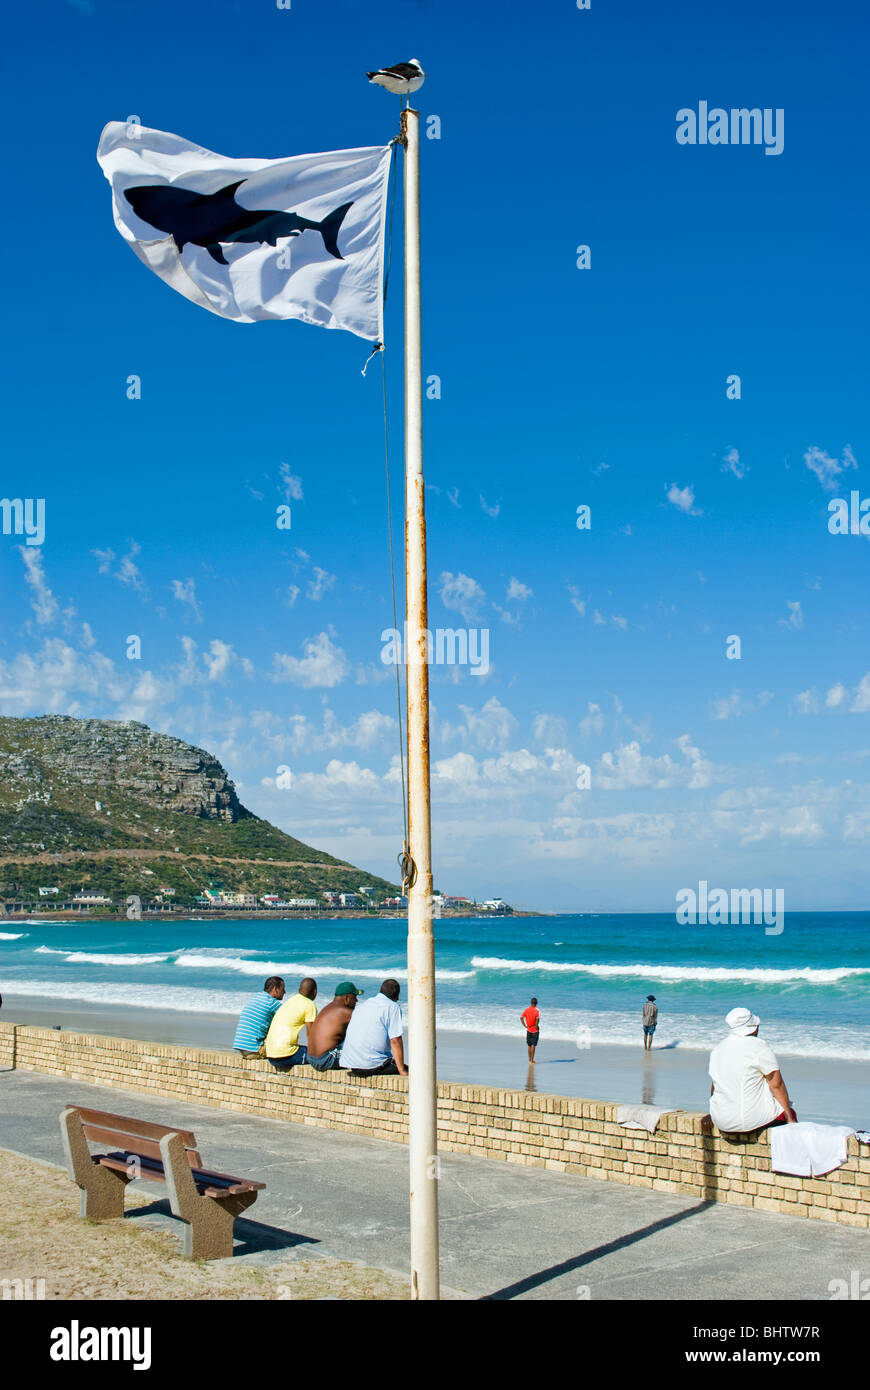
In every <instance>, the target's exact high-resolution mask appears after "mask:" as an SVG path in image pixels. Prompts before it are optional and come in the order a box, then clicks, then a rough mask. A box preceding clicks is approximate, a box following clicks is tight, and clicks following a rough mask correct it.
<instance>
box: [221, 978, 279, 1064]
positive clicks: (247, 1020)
mask: <svg viewBox="0 0 870 1390" xmlns="http://www.w3.org/2000/svg"><path fill="white" fill-rule="evenodd" d="M284 994H285V986H284V981H283V980H282V979H281V976H280V975H270V976H269V978H268V980H267V981H266V983H265V984H264V985H263V989H262V991H261V993H260V994H255V995H254V997H253V999H249V1000H248V1002H247V1004H246V1005H245V1007H244V1008H243V1009H242V1012H241V1013H240V1014H239V1022H238V1027H237V1028H236V1036H235V1041H234V1042H233V1050H234V1051H235V1052H241V1054H242V1056H243V1057H264V1056H265V1052H264V1051H263V1044H264V1042H265V1041H266V1034H267V1033H268V1031H269V1025H270V1024H271V1022H272V1019H273V1018H274V1017H275V1014H276V1013H277V1012H278V1007H279V1005H280V1003H281V1000H282V999H283V998H284Z"/></svg>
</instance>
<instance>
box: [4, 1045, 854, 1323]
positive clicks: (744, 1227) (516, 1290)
mask: <svg viewBox="0 0 870 1390" xmlns="http://www.w3.org/2000/svg"><path fill="white" fill-rule="evenodd" d="M67 1103H73V1104H75V1103H79V1104H88V1105H91V1106H94V1107H95V1108H98V1109H103V1110H111V1111H115V1112H117V1113H119V1114H126V1115H135V1116H137V1117H139V1118H142V1119H151V1120H155V1121H157V1122H158V1123H163V1124H178V1125H179V1127H183V1128H190V1129H193V1130H194V1131H195V1133H196V1136H197V1139H198V1140H199V1143H200V1148H201V1151H202V1154H203V1158H204V1161H205V1162H206V1164H207V1165H209V1166H210V1167H215V1168H219V1169H222V1170H223V1171H225V1172H232V1173H238V1174H239V1175H240V1176H250V1177H253V1178H259V1179H262V1180H263V1181H264V1182H265V1183H266V1184H267V1187H266V1191H265V1192H262V1193H261V1194H260V1197H259V1200H258V1201H257V1203H256V1205H255V1206H254V1207H253V1208H252V1216H253V1217H254V1218H255V1219H252V1220H240V1221H237V1223H236V1233H237V1236H238V1237H239V1243H238V1244H237V1247H236V1254H235V1256H234V1258H235V1259H237V1260H239V1259H242V1260H245V1261H252V1262H256V1263H257V1264H259V1265H264V1264H265V1265H267V1266H268V1264H269V1263H270V1262H271V1261H274V1260H276V1259H277V1258H279V1257H280V1258H281V1259H286V1257H287V1254H288V1250H292V1249H293V1248H294V1247H295V1248H298V1250H299V1253H300V1254H302V1255H305V1256H306V1257H311V1256H312V1255H314V1254H315V1253H316V1252H317V1251H322V1252H323V1253H324V1254H329V1255H332V1256H335V1257H337V1258H339V1259H345V1260H347V1259H351V1260H359V1261H361V1262H362V1263H364V1264H367V1265H374V1266H377V1267H379V1268H382V1269H390V1270H396V1271H399V1272H401V1273H403V1274H407V1271H408V1195H407V1188H408V1167H407V1165H408V1153H407V1149H406V1148H405V1147H404V1145H401V1144H388V1143H384V1142H382V1141H379V1140H376V1139H366V1138H364V1137H362V1136H360V1135H355V1134H342V1133H340V1132H333V1131H330V1130H324V1129H316V1128H314V1127H313V1126H306V1125H298V1124H289V1123H283V1122H281V1121H279V1120H268V1119H259V1118H257V1117H255V1116H249V1115H234V1114H229V1113H227V1112H224V1111H219V1110H213V1109H208V1108H206V1107H204V1106H198V1105H187V1104H184V1105H182V1104H179V1103H178V1102H175V1101H170V1100H161V1099H159V1098H152V1097H150V1096H144V1095H140V1094H138V1093H134V1092H129V1091H121V1090H116V1089H114V1088H111V1087H104V1086H87V1085H83V1084H81V1083H80V1082H75V1081H68V1080H66V1079H65V1078H62V1077H53V1076H43V1075H40V1074H38V1073H34V1072H21V1071H14V1072H13V1071H4V1072H0V1148H4V1149H12V1150H14V1151H16V1152H17V1153H20V1154H27V1155H29V1156H31V1157H34V1158H40V1159H43V1160H45V1161H47V1162H51V1163H57V1164H62V1163H63V1156H62V1151H61V1143H60V1129H59V1126H58V1116H59V1114H60V1112H61V1110H62V1109H63V1108H64V1105H65V1104H67ZM138 1190H139V1191H141V1193H142V1198H143V1208H144V1210H143V1214H142V1216H137V1217H134V1218H133V1219H142V1220H148V1221H156V1222H160V1223H162V1222H165V1221H166V1220H170V1221H171V1222H172V1226H173V1228H174V1229H177V1228H178V1223H177V1222H175V1221H174V1219H172V1218H171V1217H167V1216H166V1215H165V1213H167V1212H168V1206H167V1205H166V1201H165V1188H163V1187H162V1186H154V1185H146V1184H141V1185H139V1188H138ZM152 1194H153V1195H154V1197H155V1198H157V1199H159V1200H160V1202H161V1204H160V1205H158V1206H157V1207H152V1208H151V1209H150V1210H148V1209H147V1208H148V1203H149V1202H150V1199H151V1196H152ZM74 1196H75V1194H74V1189H73V1187H72V1184H70V1198H71V1200H74ZM440 1200H441V1270H442V1279H443V1282H444V1284H445V1286H447V1287H448V1288H449V1289H451V1290H452V1291H453V1292H454V1294H455V1295H456V1296H458V1297H460V1298H473V1299H498V1300H501V1299H513V1298H521V1299H571V1300H575V1299H577V1298H591V1299H593V1300H596V1299H716V1300H728V1299H752V1298H761V1299H821V1300H827V1299H828V1298H830V1294H829V1292H828V1283H829V1281H830V1280H832V1279H838V1278H839V1279H846V1280H848V1279H849V1276H850V1271H852V1270H859V1271H862V1272H863V1273H864V1274H865V1275H866V1274H868V1273H870V1231H857V1230H850V1229H848V1228H844V1227H835V1226H833V1225H829V1224H827V1223H824V1222H819V1221H803V1220H799V1219H797V1218H794V1217H788V1216H775V1215H768V1214H766V1213H762V1212H753V1211H747V1210H745V1209H744V1208H741V1207H728V1206H725V1205H724V1204H722V1203H712V1204H710V1205H707V1206H705V1205H704V1204H699V1203H698V1202H697V1201H695V1200H694V1199H693V1198H689V1197H680V1196H672V1195H669V1194H665V1193H654V1192H649V1191H646V1190H644V1189H642V1188H632V1187H623V1186H621V1185H620V1184H618V1183H610V1182H599V1181H596V1180H594V1179H590V1178H577V1177H571V1176H568V1175H567V1174H563V1173H550V1172H546V1171H542V1170H541V1169H537V1168H522V1167H519V1166H513V1165H509V1164H506V1163H500V1162H498V1161H496V1160H491V1159H482V1158H480V1159H479V1158H469V1157H466V1156H464V1155H459V1154H455V1155H454V1154H445V1155H443V1156H442V1180H441V1189H440ZM128 1219H130V1218H128Z"/></svg>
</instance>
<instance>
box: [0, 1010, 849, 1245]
mask: <svg viewBox="0 0 870 1390" xmlns="http://www.w3.org/2000/svg"><path fill="white" fill-rule="evenodd" d="M2 1069H12V1070H20V1071H32V1072H42V1073H46V1074H49V1075H54V1076H65V1077H68V1078H69V1079H70V1081H71V1082H75V1081H81V1082H83V1083H89V1084H93V1085H103V1086H114V1087H120V1088H122V1089H125V1090H128V1091H139V1092H143V1093H146V1094H148V1095H151V1096H164V1097H166V1098H167V1099H172V1100H175V1101H184V1100H187V1101H189V1102H191V1103H192V1104H198V1105H206V1106H211V1107H214V1108H216V1109H219V1110H228V1111H232V1112H235V1113H242V1114H251V1115H257V1116H261V1117H265V1118H270V1119H274V1120H279V1121H280V1120H283V1121H288V1122H291V1123H295V1124H305V1125H315V1126H318V1127H320V1128H325V1129H332V1130H341V1131H344V1132H347V1133H354V1134H362V1135H366V1136H367V1137H369V1138H372V1139H380V1140H386V1141H388V1142H393V1143H407V1137H408V1133H407V1132H408V1097H407V1081H406V1079H405V1078H404V1077H391V1076H382V1077H366V1078H361V1077H354V1076H351V1075H350V1074H349V1073H347V1072H340V1073H339V1072H315V1071H314V1070H313V1069H312V1068H310V1067H306V1066H300V1067H296V1068H294V1069H293V1071H292V1072H290V1073H285V1074H279V1073H276V1072H275V1071H274V1070H272V1068H270V1066H269V1064H268V1062H266V1061H265V1060H262V1059H246V1058H243V1057H241V1056H240V1055H238V1054H234V1053H227V1052H222V1051H211V1050H208V1049H203V1048H191V1047H185V1046H179V1045H177V1044H170V1043H152V1042H140V1041H136V1040H133V1039H128V1038H121V1037H114V1036H110V1035H107V1034H100V1033H73V1032H59V1031H57V1030H54V1029H51V1028H40V1027H35V1026H31V1025H23V1024H15V1023H5V1022H3V1023H0V1070H2ZM69 1099H70V1101H71V1102H74V1101H75V1095H74V1093H73V1092H72V1091H71V1093H70V1097H69ZM618 1109H619V1104H618V1102H610V1101H599V1100H585V1099H579V1098H574V1097H570V1096H559V1095H554V1094H548V1093H545V1092H528V1091H520V1090H506V1089H503V1088H497V1087H491V1086H483V1085H470V1084H465V1083H459V1082H443V1081H442V1082H439V1083H438V1143H439V1147H440V1148H441V1149H443V1150H444V1151H445V1152H452V1153H462V1154H471V1155H475V1156H478V1157H485V1158H490V1159H500V1160H501V1161H503V1162H508V1163H518V1164H525V1165H528V1166H532V1167H538V1168H546V1169H550V1170H552V1171H557V1172H563V1173H571V1174H575V1175H577V1176H580V1177H590V1178H598V1179H602V1180H605V1181H610V1182H618V1183H623V1184H627V1185H630V1186H635V1187H645V1188H649V1189H651V1190H653V1191H658V1192H669V1193H680V1194H685V1195H687V1196H691V1197H695V1198H697V1199H699V1200H701V1201H707V1202H725V1203H729V1204H732V1205H738V1206H743V1207H751V1208H756V1209H758V1210H762V1211H768V1212H781V1213H783V1214H785V1215H788V1216H799V1217H805V1218H807V1219H810V1220H821V1221H828V1222H834V1223H836V1224H839V1225H845V1226H851V1227H857V1228H863V1229H868V1228H870V1159H868V1158H867V1157H866V1156H863V1157H862V1155H861V1151H860V1146H859V1145H858V1142H857V1140H856V1139H855V1138H854V1137H853V1138H851V1139H850V1140H849V1141H848V1158H847V1161H846V1163H845V1164H844V1165H843V1166H842V1167H841V1168H838V1169H836V1170H834V1171H833V1172H831V1173H828V1174H827V1175H826V1176H825V1177H824V1178H820V1179H813V1178H803V1177H793V1176H790V1175H787V1174H781V1173H773V1172H772V1171H771V1164H770V1143H769V1139H768V1135H767V1132H766V1131H763V1132H762V1133H761V1134H760V1135H753V1136H725V1135H723V1134H721V1133H720V1132H719V1131H718V1130H717V1129H716V1128H715V1127H714V1126H713V1125H712V1123H711V1121H710V1118H709V1116H707V1115H703V1114H701V1113H700V1112H696V1111H685V1110H675V1111H670V1112H667V1113H665V1114H663V1115H662V1116H661V1119H660V1121H659V1124H658V1127H657V1129H656V1131H655V1133H654V1134H650V1133H647V1132H646V1131H643V1130H631V1129H625V1128H623V1127H622V1126H620V1125H619V1124H618V1123H617V1112H618Z"/></svg>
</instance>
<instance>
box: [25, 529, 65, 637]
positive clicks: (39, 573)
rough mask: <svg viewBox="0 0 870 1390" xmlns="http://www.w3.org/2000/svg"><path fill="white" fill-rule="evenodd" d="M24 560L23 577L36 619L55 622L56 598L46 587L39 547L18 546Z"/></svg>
mask: <svg viewBox="0 0 870 1390" xmlns="http://www.w3.org/2000/svg"><path fill="white" fill-rule="evenodd" d="M18 550H19V553H20V555H21V558H22V560H23V561H24V578H25V579H26V581H27V584H28V587H29V588H30V590H31V593H32V597H31V600H30V603H31V606H32V608H33V611H34V613H35V614H36V621H37V622H38V623H40V624H44V625H45V624H49V623H54V622H57V615H58V605H57V599H56V598H55V596H54V594H53V593H52V592H51V589H50V588H49V587H48V582H47V580H46V578H45V571H44V569H43V568H42V551H41V550H40V549H39V547H38V546H37V547H33V546H26V545H20V546H19V547H18Z"/></svg>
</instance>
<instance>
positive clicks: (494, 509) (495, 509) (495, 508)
mask: <svg viewBox="0 0 870 1390" xmlns="http://www.w3.org/2000/svg"><path fill="white" fill-rule="evenodd" d="M480 505H481V509H482V510H483V511H485V512H486V514H487V516H491V517H492V518H493V519H495V517H497V516H498V514H499V512H500V511H501V502H495V503H494V504H493V505H492V506H489V504H488V503H487V500H486V498H485V497H483V496H481V498H480Z"/></svg>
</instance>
